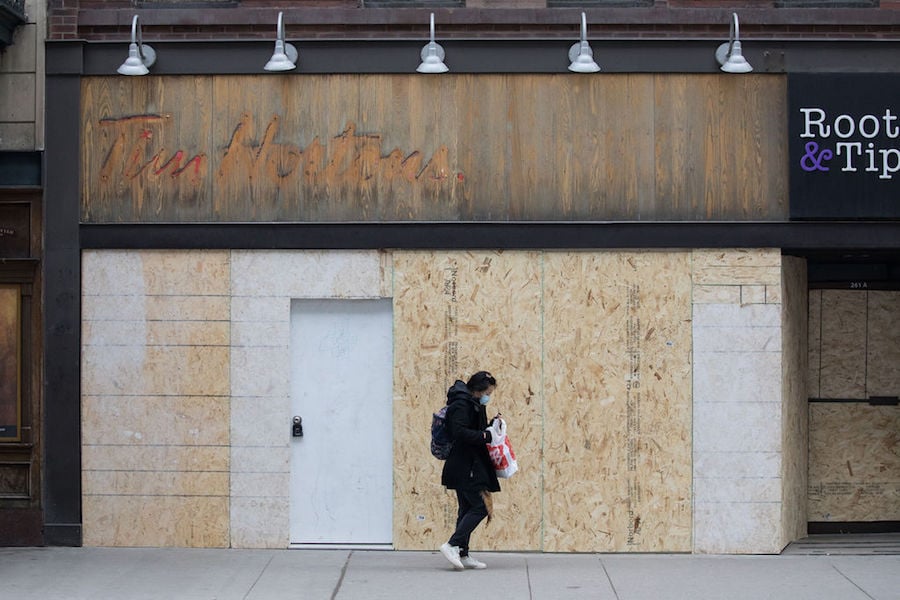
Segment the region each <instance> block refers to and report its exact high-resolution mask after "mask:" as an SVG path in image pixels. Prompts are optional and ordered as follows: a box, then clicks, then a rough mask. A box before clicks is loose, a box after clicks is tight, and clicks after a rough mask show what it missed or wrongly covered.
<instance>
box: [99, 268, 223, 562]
mask: <svg viewBox="0 0 900 600" xmlns="http://www.w3.org/2000/svg"><path fill="white" fill-rule="evenodd" d="M229 282H230V264H229V254H228V252H206V251H199V252H197V251H92V252H85V254H84V256H83V258H82V306H83V312H82V344H83V346H82V369H81V389H82V398H81V431H82V436H81V437H82V501H83V525H84V543H85V545H88V546H91V545H100V546H137V545H141V546H201V547H208V546H212V547H226V546H228V543H229V514H230V509H229V504H230V500H229V494H230V490H229V468H230V459H229V454H228V446H229V444H230V435H231V434H230V421H231V407H230V401H229V397H228V396H229V390H230V372H229V355H230V348H229V344H230V324H229V318H230V310H229V305H230V302H229V297H228V294H229V293H230V284H229ZM210 299H215V300H217V301H216V302H210Z"/></svg>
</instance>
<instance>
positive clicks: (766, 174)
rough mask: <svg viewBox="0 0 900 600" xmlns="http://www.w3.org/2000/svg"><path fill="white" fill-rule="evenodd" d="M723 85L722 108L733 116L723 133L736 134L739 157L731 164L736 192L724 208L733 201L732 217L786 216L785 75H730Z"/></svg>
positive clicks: (779, 217) (787, 161)
mask: <svg viewBox="0 0 900 600" xmlns="http://www.w3.org/2000/svg"><path fill="white" fill-rule="evenodd" d="M720 85H721V86H722V90H723V95H724V105H723V107H722V112H721V114H722V115H723V116H725V117H726V118H728V120H729V121H730V123H728V124H727V125H726V126H727V129H724V130H723V136H722V137H723V138H725V139H729V138H736V139H734V143H733V145H734V147H735V157H734V160H735V162H734V163H732V164H730V165H728V169H729V170H730V171H731V172H732V173H734V176H735V177H736V179H735V182H734V188H735V192H736V198H735V199H734V202H732V203H728V204H726V205H725V206H723V209H726V207H727V206H728V205H729V204H730V206H731V209H730V210H728V216H729V218H734V219H748V220H756V219H772V220H777V219H787V218H788V213H789V206H788V163H789V159H788V143H787V122H788V117H787V112H788V111H787V80H786V79H785V78H780V77H767V76H765V75H757V76H755V77H750V78H748V79H747V80H746V81H743V79H742V78H740V77H738V78H730V77H726V78H725V81H722V82H721V83H720ZM729 107H740V108H738V109H737V110H730V108H729ZM726 201H727V199H726Z"/></svg>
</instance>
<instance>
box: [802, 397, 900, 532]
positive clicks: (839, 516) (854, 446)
mask: <svg viewBox="0 0 900 600" xmlns="http://www.w3.org/2000/svg"><path fill="white" fill-rule="evenodd" d="M809 419H810V440H809V520H810V521H838V522H841V521H897V520H900V452H898V449H900V410H898V409H897V407H894V406H869V405H867V404H860V403H854V404H832V403H814V404H810V407H809Z"/></svg>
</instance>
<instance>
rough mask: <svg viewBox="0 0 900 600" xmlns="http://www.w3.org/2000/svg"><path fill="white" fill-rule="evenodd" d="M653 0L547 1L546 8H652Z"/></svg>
mask: <svg viewBox="0 0 900 600" xmlns="http://www.w3.org/2000/svg"><path fill="white" fill-rule="evenodd" d="M653 2H654V0H581V1H580V2H579V1H578V0H547V8H590V7H597V6H601V7H604V8H641V7H643V6H653Z"/></svg>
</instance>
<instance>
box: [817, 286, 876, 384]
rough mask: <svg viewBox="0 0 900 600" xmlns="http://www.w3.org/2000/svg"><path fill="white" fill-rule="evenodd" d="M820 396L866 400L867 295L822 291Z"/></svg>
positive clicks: (852, 292)
mask: <svg viewBox="0 0 900 600" xmlns="http://www.w3.org/2000/svg"><path fill="white" fill-rule="evenodd" d="M821 315H822V324H821V327H820V329H821V332H822V333H821V340H820V341H821V344H820V347H819V352H820V359H819V364H820V371H819V394H820V397H821V398H854V399H865V398H866V292H864V291H847V290H823V291H822V312H821Z"/></svg>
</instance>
